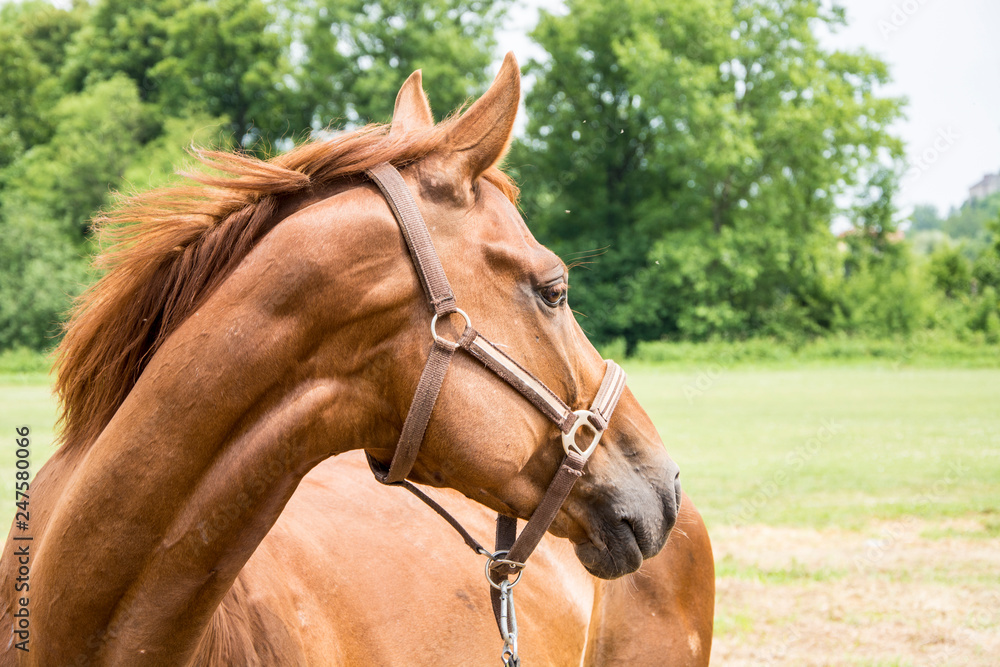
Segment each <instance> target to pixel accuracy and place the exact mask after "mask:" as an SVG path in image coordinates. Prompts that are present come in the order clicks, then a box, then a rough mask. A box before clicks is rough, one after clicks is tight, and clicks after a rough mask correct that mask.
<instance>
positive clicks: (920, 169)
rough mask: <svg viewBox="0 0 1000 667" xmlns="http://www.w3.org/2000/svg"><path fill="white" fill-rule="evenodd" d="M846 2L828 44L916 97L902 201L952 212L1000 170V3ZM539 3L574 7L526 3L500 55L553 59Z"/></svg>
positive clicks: (895, 92)
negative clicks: (863, 54) (841, 23)
mask: <svg viewBox="0 0 1000 667" xmlns="http://www.w3.org/2000/svg"><path fill="white" fill-rule="evenodd" d="M661 1H663V2H669V1H679V0H661ZM839 4H840V5H842V6H844V7H846V8H847V14H848V26H847V28H845V29H843V30H841V31H840V32H839V33H838V34H836V35H832V36H828V37H827V38H826V39H825V41H826V42H827V43H828V44H829V46H831V47H836V48H842V49H851V50H854V49H858V48H864V49H866V50H868V51H870V52H871V53H874V54H876V55H878V56H879V57H881V58H882V59H883V60H885V61H886V62H888V63H889V67H890V72H891V73H892V78H893V80H894V83H893V84H892V85H890V86H888V87H886V88H885V90H884V91H883V92H884V94H886V95H891V96H903V97H906V98H908V99H909V105H908V106H907V108H906V116H907V117H906V118H905V119H904V120H902V121H900V122H899V123H898V124H897V125H896V126H895V127H894V130H895V132H896V134H897V135H899V136H901V137H902V138H903V140H904V141H905V142H906V146H907V162H908V165H909V167H910V168H909V170H908V171H907V174H906V176H905V177H904V178H903V181H902V184H901V189H900V193H899V196H898V198H897V201H896V204H897V206H898V207H899V208H900V209H901V211H902V212H903V213H908V211H909V210H910V208H912V206H913V205H914V204H920V203H930V204H934V205H936V206H937V207H938V209H939V211H940V212H941V213H942V214H944V213H947V211H948V209H949V208H951V207H954V206H959V205H960V204H961V203H962V202H963V201H965V199H966V198H967V197H968V192H969V187H971V186H972V185H974V184H975V183H976V182H978V181H979V180H980V179H981V178H982V177H983V176H984V175H985V174H987V173H995V172H997V171H1000V0H839ZM538 7H545V8H548V9H549V10H550V11H555V12H557V13H564V12H565V9H564V8H563V4H562V2H561V1H560V0H518V2H517V4H516V5H515V7H514V9H513V10H512V12H511V14H512V15H511V18H510V21H509V22H508V26H507V28H506V29H505V30H504V31H502V32H501V33H500V34H499V35H498V48H499V50H500V52H501V55H502V54H503V53H505V52H506V51H508V50H513V51H514V54H515V55H516V56H517V58H518V61H519V62H521V63H522V64H523V63H525V62H527V60H528V59H529V58H531V57H536V58H538V57H543V56H544V52H542V51H541V49H539V47H538V46H537V45H535V44H533V43H532V42H531V41H530V39H529V38H528V37H527V33H528V31H530V29H531V28H532V27H533V26H534V24H535V20H536V18H537V8H538ZM498 64H499V61H498ZM525 84H526V85H530V82H527V81H526V82H525ZM521 120H522V121H523V116H522V118H521Z"/></svg>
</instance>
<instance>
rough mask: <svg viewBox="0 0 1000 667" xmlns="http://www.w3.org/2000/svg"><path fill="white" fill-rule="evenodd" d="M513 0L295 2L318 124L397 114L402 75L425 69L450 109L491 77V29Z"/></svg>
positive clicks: (301, 69)
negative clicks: (489, 67)
mask: <svg viewBox="0 0 1000 667" xmlns="http://www.w3.org/2000/svg"><path fill="white" fill-rule="evenodd" d="M509 4H510V0H501V1H499V2H489V1H486V0H431V1H430V2H415V1H414V0H382V1H381V2H371V1H370V0H346V1H345V0H316V1H315V2H301V3H297V4H292V5H291V7H292V11H293V12H295V13H296V15H297V26H296V30H297V31H298V32H299V34H300V38H301V46H302V47H303V48H304V51H305V52H304V55H303V57H302V61H301V62H300V64H299V66H298V68H297V73H298V78H299V79H300V80H301V81H303V88H304V89H305V90H306V91H308V94H307V95H306V97H307V99H308V101H309V103H310V108H311V109H312V110H313V113H314V115H315V118H316V120H317V122H318V124H319V126H323V125H325V124H327V123H329V122H331V121H334V120H338V119H341V120H342V119H346V120H348V121H349V122H351V123H358V124H363V123H366V122H371V121H377V122H385V121H388V120H389V119H390V118H391V117H392V107H393V102H394V100H395V98H396V92H397V91H398V90H399V85H400V83H402V81H403V80H404V79H405V78H406V77H407V76H409V75H410V73H411V72H413V71H414V70H416V69H422V70H423V77H424V81H425V82H426V86H427V90H428V91H429V92H430V101H431V104H432V105H433V106H434V108H436V109H438V111H439V113H442V112H443V113H449V112H451V111H453V110H454V109H456V108H458V107H459V106H461V105H462V104H463V103H465V102H466V101H467V100H468V99H469V98H470V97H471V96H472V95H474V94H477V93H480V92H482V90H483V89H484V88H485V86H486V84H487V83H489V81H490V80H491V79H492V74H493V73H492V72H488V71H487V67H488V66H489V64H490V63H491V62H492V61H493V59H494V55H493V48H494V46H495V44H496V40H495V38H494V36H493V33H494V31H495V30H496V29H497V27H499V25H500V20H501V19H502V18H503V16H504V13H505V12H506V10H507V7H508V5H509Z"/></svg>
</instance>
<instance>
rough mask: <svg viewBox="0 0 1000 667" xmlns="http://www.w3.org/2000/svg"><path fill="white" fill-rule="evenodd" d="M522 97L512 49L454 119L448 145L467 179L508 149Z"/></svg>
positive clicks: (472, 178)
mask: <svg viewBox="0 0 1000 667" xmlns="http://www.w3.org/2000/svg"><path fill="white" fill-rule="evenodd" d="M520 101H521V70H520V69H519V68H518V66H517V60H516V59H515V58H514V54H513V52H509V53H507V56H506V57H505V58H504V59H503V65H502V66H501V67H500V72H499V73H498V74H497V77H496V79H494V80H493V85H491V86H490V89H489V90H487V91H486V93H485V94H484V95H483V96H482V97H480V98H479V99H478V100H476V103H475V104H473V105H472V106H471V107H469V110H468V111H466V112H465V113H464V114H462V117H461V118H459V119H458V120H457V121H455V125H454V127H452V129H451V130H450V131H449V133H448V140H447V148H446V150H448V151H451V152H452V153H453V155H454V156H455V158H456V159H457V160H459V161H460V162H461V163H462V166H463V167H464V169H463V172H464V175H465V176H466V177H467V178H469V179H470V180H475V178H476V177H477V176H479V175H480V174H481V173H483V172H484V171H486V170H487V169H489V168H490V167H492V166H493V165H494V164H496V163H497V162H499V161H500V159H501V158H503V156H504V155H505V154H506V153H507V148H508V146H509V145H510V140H511V136H512V134H513V131H514V118H515V117H516V116H517V105H518V103H519V102H520Z"/></svg>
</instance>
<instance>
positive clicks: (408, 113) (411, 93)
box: [389, 70, 434, 136]
mask: <svg viewBox="0 0 1000 667" xmlns="http://www.w3.org/2000/svg"><path fill="white" fill-rule="evenodd" d="M422 81H423V77H422V76H421V74H420V70H417V71H416V72H414V73H413V74H411V75H410V76H409V78H407V79H406V81H404V82H403V87H402V88H400V89H399V93H398V94H397V95H396V107H395V108H394V109H393V110H392V125H391V126H390V127H389V136H396V135H400V134H405V133H407V132H410V131H411V130H425V129H427V128H429V127H433V126H434V116H433V115H432V114H431V105H430V104H429V103H428V102H427V95H425V94H424V87H423V85H422Z"/></svg>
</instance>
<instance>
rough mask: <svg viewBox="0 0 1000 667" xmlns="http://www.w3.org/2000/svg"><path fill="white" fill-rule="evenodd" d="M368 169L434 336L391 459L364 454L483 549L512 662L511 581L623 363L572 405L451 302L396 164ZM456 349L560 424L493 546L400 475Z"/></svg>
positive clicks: (506, 655) (548, 520) (387, 479)
mask: <svg viewBox="0 0 1000 667" xmlns="http://www.w3.org/2000/svg"><path fill="white" fill-rule="evenodd" d="M367 173H368V175H369V176H370V177H371V179H372V181H374V183H375V184H376V185H377V186H378V187H379V189H380V190H381V191H382V194H383V195H384V196H385V199H386V201H387V202H388V203H389V208H391V209H392V212H393V215H394V216H395V217H396V220H397V222H398V223H399V227H400V229H401V230H402V232H403V238H404V239H406V246H407V248H409V251H410V256H411V257H412V259H413V264H414V267H415V268H416V270H417V275H418V276H419V277H420V283H421V285H423V288H424V291H425V292H426V294H427V299H428V302H429V304H430V306H431V308H432V309H433V311H434V316H433V317H432V319H431V335H432V336H433V338H434V342H433V344H432V345H431V350H430V355H429V357H428V358H427V364H426V365H425V366H424V370H423V372H422V373H421V375H420V381H419V383H418V384H417V390H416V393H415V395H414V397H413V402H412V403H411V405H410V410H409V412H408V413H407V415H406V420H405V421H404V422H403V430H402V432H401V433H400V436H399V443H398V444H397V445H396V451H395V453H394V454H393V457H392V461H391V462H390V464H389V467H388V468H386V467H385V466H384V465H383V464H382V463H380V462H379V461H377V460H376V459H375V458H373V457H372V456H371V455H370V454H369V455H368V464H369V465H370V466H371V469H372V472H373V473H374V474H375V478H376V479H378V481H380V482H382V483H383V484H394V485H400V486H404V487H405V488H407V489H408V490H409V491H411V492H413V493H414V494H416V495H417V497H419V498H420V499H421V500H423V501H424V502H425V503H427V504H428V505H430V506H431V507H432V508H433V509H434V510H435V511H436V512H438V514H440V515H441V516H443V517H444V518H445V519H446V520H447V521H448V523H450V524H451V525H452V526H453V527H454V528H455V529H456V530H457V531H458V532H459V533H460V534H461V535H462V538H463V539H464V540H465V543H466V544H468V545H469V547H471V548H472V549H473V550H474V551H476V552H477V553H479V554H482V555H484V556H486V557H487V559H488V560H487V563H486V576H487V579H488V580H489V582H490V587H491V595H492V599H493V612H494V615H495V616H496V620H497V626H498V627H499V628H500V635H501V637H502V638H503V640H504V650H503V660H504V664H505V665H518V664H519V660H518V656H517V622H516V618H515V616H514V605H513V590H512V589H513V586H514V585H515V584H516V583H517V581H518V580H519V579H520V578H521V572H522V570H523V568H524V565H525V562H526V561H527V559H528V556H529V555H531V552H532V551H534V549H535V547H536V546H538V543H539V541H541V539H542V536H543V535H544V534H545V533H546V531H548V529H549V526H550V525H551V524H552V521H553V520H554V519H555V516H556V514H557V513H558V511H559V508H560V507H562V504H563V503H564V502H565V500H566V497H567V496H568V495H569V492H570V490H571V489H572V488H573V485H574V484H575V483H576V481H577V480H578V479H579V478H580V476H581V475H583V467H584V465H585V464H586V463H587V459H588V458H589V457H590V455H591V454H592V453H593V451H594V449H595V448H596V447H597V444H598V442H599V441H600V439H601V435H603V433H604V430H605V429H606V428H607V425H608V421H609V420H610V419H611V414H612V413H613V412H614V409H615V406H616V405H617V404H618V399H619V397H620V396H621V393H622V390H623V389H624V388H625V371H624V370H622V368H621V366H619V365H618V364H616V363H615V362H613V361H610V360H605V365H606V366H605V371H604V379H603V380H602V381H601V386H600V388H599V389H598V391H597V396H596V397H595V398H594V402H593V404H591V406H590V409H589V410H573V409H572V408H570V407H569V406H568V405H566V403H565V402H563V400H562V399H561V398H559V396H558V395H556V393H555V392H553V391H552V390H551V389H549V388H548V387H546V386H545V384H544V383H543V382H542V381H541V380H539V379H538V378H536V377H535V376H534V375H532V374H531V373H530V372H528V371H527V370H525V369H524V368H523V367H522V366H521V365H520V364H518V363H517V362H516V361H514V360H513V359H512V358H511V357H509V356H508V355H507V354H506V353H504V352H503V351H502V350H501V349H500V348H498V347H497V346H496V345H494V344H493V343H491V342H490V341H489V340H487V339H486V338H484V337H483V336H482V334H480V333H479V332H477V331H476V330H475V329H473V328H472V321H471V320H470V319H469V316H468V315H466V314H465V312H464V311H462V310H461V309H459V308H458V306H457V305H456V303H455V295H454V293H453V292H452V291H451V286H450V285H449V284H448V278H447V276H446V275H445V272H444V267H442V266H441V260H440V258H438V255H437V252H436V251H435V250H434V245H433V243H431V238H430V234H429V233H428V231H427V225H426V223H425V222H424V219H423V216H421V215H420V211H419V209H418V208H417V204H416V202H415V201H414V199H413V195H412V194H411V193H410V189H409V188H408V187H407V185H406V183H405V182H404V181H403V178H402V176H400V174H399V172H398V171H396V168H395V167H393V166H392V165H391V164H389V163H386V162H383V163H381V164H379V165H376V166H375V167H373V168H371V169H369V170H368V172H367ZM452 313H458V314H459V315H461V316H462V317H463V318H465V329H464V331H462V334H461V336H459V338H458V340H457V341H449V340H447V339H445V338H442V337H441V336H439V335H438V332H437V322H438V319H439V318H440V317H442V316H445V317H447V316H448V315H450V314H452ZM459 349H462V350H465V351H466V352H468V353H469V354H471V355H472V356H473V357H475V358H476V359H479V360H480V361H482V362H483V363H484V364H485V365H486V367H487V368H489V369H490V370H491V371H493V372H494V373H496V374H497V375H498V376H500V378H501V379H503V380H504V381H505V382H507V383H508V384H509V385H510V386H511V387H513V388H514V389H516V390H517V391H518V392H520V393H521V395H523V396H524V397H525V398H526V399H528V400H529V401H531V403H532V404H533V405H534V406H535V407H537V408H538V409H539V410H540V411H541V412H542V414H544V415H545V416H546V417H548V418H549V420H551V421H552V422H553V423H554V424H555V425H556V426H557V427H559V430H560V432H561V433H562V444H563V449H564V450H565V451H566V457H565V458H564V459H563V461H562V463H561V464H560V466H559V470H558V472H556V475H555V477H554V478H553V479H552V482H551V483H550V484H549V488H548V489H547V490H546V492H545V495H544V496H542V500H541V502H540V503H539V505H538V508H537V509H536V510H535V511H534V513H533V514H532V515H531V518H530V519H529V520H528V523H527V525H526V526H525V527H524V530H523V531H521V534H520V536H517V519H516V518H514V517H508V516H505V515H503V514H500V515H498V516H497V535H496V539H497V545H496V550H495V551H493V552H490V551H488V550H487V549H485V548H484V547H483V546H482V545H481V544H479V542H477V541H476V539H475V538H474V537H472V535H470V534H469V532H468V531H466V530H465V529H464V528H463V527H462V526H461V524H459V523H458V521H457V520H456V519H455V518H454V517H452V516H451V515H450V514H448V512H446V511H445V510H444V509H443V508H442V507H441V506H440V505H438V504H437V503H436V502H435V501H434V500H432V499H431V498H429V497H428V496H427V495H426V494H424V493H423V492H422V491H420V490H419V489H418V488H417V487H415V486H413V485H412V484H410V483H409V482H407V481H406V479H405V478H406V476H407V475H408V474H409V473H410V470H411V469H412V467H413V463H414V462H415V461H416V459H417V453H418V451H419V450H420V445H421V443H422V442H423V439H424V432H425V431H426V430H427V424H428V422H429V421H430V418H431V412H432V411H433V409H434V404H435V403H436V402H437V397H438V393H439V392H440V390H441V384H442V383H443V382H444V377H445V374H446V373H447V372H448V366H449V365H450V364H451V360H452V357H453V356H454V354H455V352H456V351H457V350H459ZM584 426H586V427H587V428H589V429H590V430H591V431H592V432H593V436H592V439H591V441H590V442H589V444H588V445H587V446H586V447H585V448H581V447H580V446H579V445H578V444H577V442H576V435H577V431H578V430H579V429H580V428H581V427H584ZM511 576H514V577H515V579H514V581H510V577H511Z"/></svg>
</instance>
